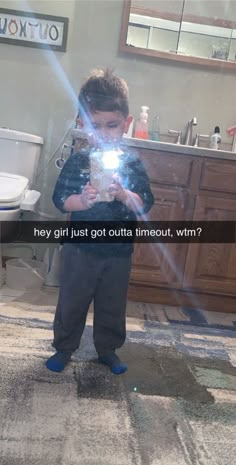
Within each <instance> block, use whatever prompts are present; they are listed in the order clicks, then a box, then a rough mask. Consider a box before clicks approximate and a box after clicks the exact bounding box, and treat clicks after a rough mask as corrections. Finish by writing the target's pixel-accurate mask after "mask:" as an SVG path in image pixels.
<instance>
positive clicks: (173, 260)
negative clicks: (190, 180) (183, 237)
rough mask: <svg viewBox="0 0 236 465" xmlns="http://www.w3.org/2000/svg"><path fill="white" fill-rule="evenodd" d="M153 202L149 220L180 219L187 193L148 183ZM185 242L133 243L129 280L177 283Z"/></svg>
mask: <svg viewBox="0 0 236 465" xmlns="http://www.w3.org/2000/svg"><path fill="white" fill-rule="evenodd" d="M152 192H153V194H154V197H155V203H154V205H153V208H152V210H151V212H150V214H149V215H148V218H149V219H150V220H151V221H178V220H184V218H185V216H184V215H185V211H186V209H187V200H188V196H187V194H186V193H184V192H183V191H178V190H170V189H164V188H158V187H156V186H154V185H153V186H152ZM186 254H187V247H186V244H162V243H145V244H143V243H137V244H136V245H135V253H134V257H133V267H132V273H131V281H134V282H137V283H143V284H145V283H147V284H150V283H153V284H154V285H155V284H160V283H161V284H163V285H168V284H170V283H172V284H173V283H175V285H176V286H178V287H179V286H180V285H181V282H182V280H183V273H184V266H185V259H186Z"/></svg>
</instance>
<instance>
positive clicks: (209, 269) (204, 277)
mask: <svg viewBox="0 0 236 465" xmlns="http://www.w3.org/2000/svg"><path fill="white" fill-rule="evenodd" d="M194 220H208V221H213V220H216V221H224V222H226V223H225V227H227V221H236V199H235V198H233V199H232V198H225V197H222V194H221V196H216V195H215V196H214V195H213V194H212V193H211V196H209V197H208V196H198V198H197V202H196V207H195V210H194ZM183 286H184V287H186V288H188V287H190V288H197V289H201V290H205V291H214V292H217V293H229V294H235V296H236V244H231V243H230V244H227V243H223V244H214V243H213V244H211V243H208V244H199V243H198V244H189V247H188V254H187V261H186V268H185V276H184V282H183Z"/></svg>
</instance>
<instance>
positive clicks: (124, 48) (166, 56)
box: [119, 0, 236, 70]
mask: <svg viewBox="0 0 236 465" xmlns="http://www.w3.org/2000/svg"><path fill="white" fill-rule="evenodd" d="M123 2H124V3H123V15H122V23H121V32H120V42H119V51H120V52H122V53H129V54H132V55H140V56H145V57H151V58H160V59H161V60H171V61H175V62H180V63H181V62H182V63H191V64H193V65H200V66H205V67H209V68H218V69H222V70H224V69H233V70H236V62H232V61H226V60H218V59H216V58H201V57H194V56H190V55H181V54H174V53H170V52H160V51H158V50H151V49H146V48H140V47H130V46H129V45H127V44H126V39H127V33H128V25H129V15H130V8H131V0H123Z"/></svg>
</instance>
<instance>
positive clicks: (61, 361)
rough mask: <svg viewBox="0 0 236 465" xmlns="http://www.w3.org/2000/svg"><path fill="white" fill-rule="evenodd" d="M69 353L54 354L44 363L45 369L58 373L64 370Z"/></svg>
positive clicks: (68, 359) (69, 356)
mask: <svg viewBox="0 0 236 465" xmlns="http://www.w3.org/2000/svg"><path fill="white" fill-rule="evenodd" d="M70 358H71V353H70V352H56V353H55V354H54V355H52V357H50V358H49V359H48V360H47V361H46V367H47V368H48V370H51V371H56V372H57V373H60V372H61V371H63V370H64V368H65V366H66V365H67V363H68V362H69V361H70Z"/></svg>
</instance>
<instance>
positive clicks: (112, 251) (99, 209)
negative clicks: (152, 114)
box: [46, 70, 153, 374]
mask: <svg viewBox="0 0 236 465" xmlns="http://www.w3.org/2000/svg"><path fill="white" fill-rule="evenodd" d="M79 111H80V121H79V122H80V126H81V127H83V128H84V130H85V131H86V132H87V134H88V137H89V138H90V141H91V140H92V141H93V145H94V146H95V147H96V148H103V149H104V147H109V146H111V145H114V144H115V145H116V146H119V144H120V142H121V139H122V136H123V134H124V132H126V131H127V130H128V128H129V124H130V120H131V119H132V118H130V117H129V105H128V87H127V84H126V82H125V81H124V80H123V79H121V78H119V77H116V76H115V75H114V74H113V73H112V72H111V71H109V70H106V71H102V70H97V71H95V72H94V73H93V74H92V75H91V76H90V77H89V78H88V80H87V81H86V82H85V84H84V85H83V86H82V88H81V91H80V94H79ZM119 157H120V161H121V163H120V167H118V169H117V174H116V175H115V176H114V178H113V182H111V184H110V186H109V193H110V195H111V198H112V201H109V202H107V201H99V200H98V198H97V194H98V192H97V191H96V189H94V187H92V186H91V184H90V174H89V169H90V158H89V150H87V151H86V150H81V151H80V152H79V153H76V154H74V155H72V156H71V157H70V158H69V159H68V161H67V162H66V164H65V165H64V167H63V169H62V171H61V173H60V176H59V178H58V180H57V183H56V186H55V190H54V194H53V201H54V204H55V205H56V207H57V208H58V209H59V210H61V211H62V212H64V213H65V212H69V213H70V214H71V221H79V222H81V223H82V224H83V222H90V221H98V222H99V221H109V222H112V221H125V222H126V221H135V220H136V215H140V214H143V213H146V212H148V211H149V209H150V208H151V206H152V204H153V195H152V192H151V190H150V186H149V180H148V177H147V174H146V171H145V169H144V166H143V164H142V162H141V160H139V159H138V158H137V157H136V156H135V155H133V154H130V153H128V152H127V151H126V150H124V152H122V151H121V150H120V156H119ZM121 240H122V239H121ZM132 252H133V244H131V243H122V242H119V243H92V242H90V243H84V242H81V243H67V244H64V246H63V270H62V281H61V287H60V295H59V300H58V304H57V308H56V314H55V319H54V341H53V346H54V348H55V349H56V353H55V354H54V355H53V356H52V357H50V358H49V359H48V360H47V362H46V366H47V368H48V369H49V370H52V371H56V372H61V371H62V370H63V369H64V368H65V366H66V364H67V363H68V362H69V361H70V358H71V355H72V353H73V352H74V351H75V350H76V349H77V348H78V347H79V344H80V339H81V336H82V333H83V330H84V327H85V323H86V317H87V313H88V309H89V306H90V304H91V302H92V301H94V325H93V338H94V345H95V349H96V351H97V354H98V359H99V361H100V362H101V363H103V364H105V365H107V366H108V367H109V368H110V369H111V371H112V372H113V373H114V374H121V373H124V372H125V371H126V370H127V366H126V365H125V364H124V363H122V362H121V361H120V359H119V357H118V356H117V355H116V353H115V351H116V349H118V348H120V347H121V346H122V345H123V344H124V341H125V337H126V325H125V312H126V300H127V290H128V281H129V275H130V269H131V255H132Z"/></svg>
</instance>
